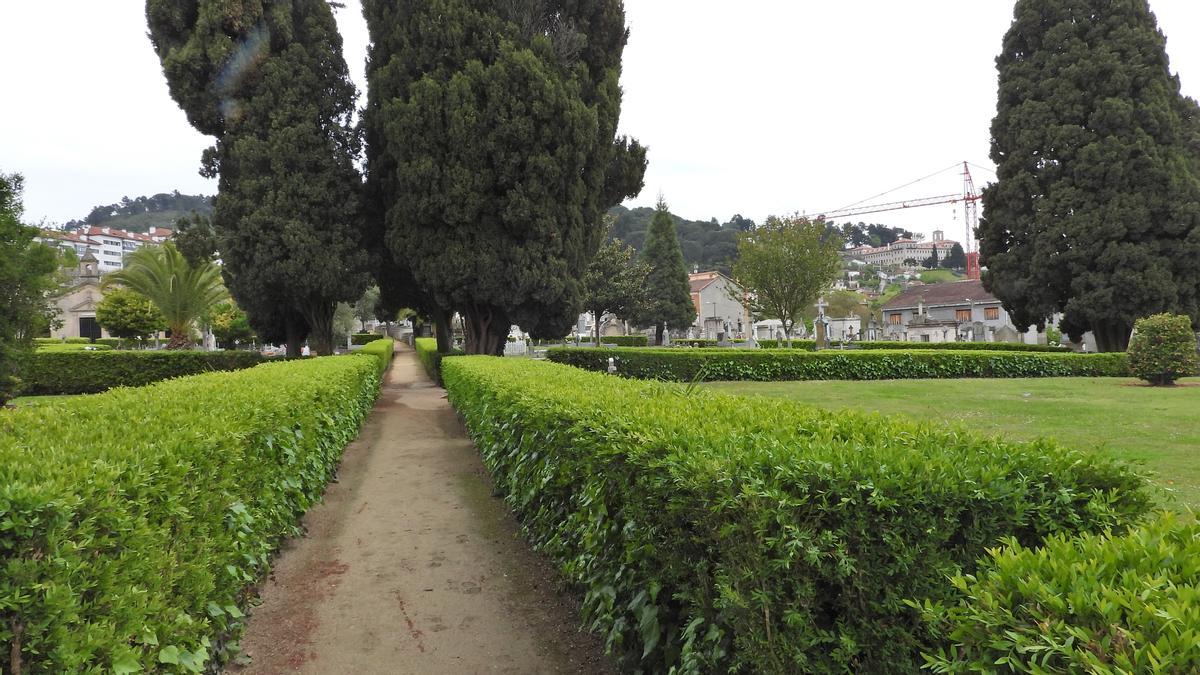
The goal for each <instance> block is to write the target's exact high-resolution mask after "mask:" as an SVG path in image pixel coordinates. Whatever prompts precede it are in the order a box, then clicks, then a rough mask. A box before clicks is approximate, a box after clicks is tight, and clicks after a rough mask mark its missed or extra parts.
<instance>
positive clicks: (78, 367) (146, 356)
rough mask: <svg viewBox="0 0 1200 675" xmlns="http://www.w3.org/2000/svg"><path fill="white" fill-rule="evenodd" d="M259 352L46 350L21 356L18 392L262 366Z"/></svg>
mask: <svg viewBox="0 0 1200 675" xmlns="http://www.w3.org/2000/svg"><path fill="white" fill-rule="evenodd" d="M262 361H263V357H262V355H261V354H259V353H258V352H241V351H223V352H200V351H144V352H143V351H103V350H102V351H46V350H45V349H44V348H43V349H39V350H37V351H36V352H34V353H32V354H29V355H27V356H23V357H21V362H20V365H19V366H18V371H17V376H18V377H20V378H21V385H20V386H21V394H22V395H25V396H44V395H47V394H94V393H98V392H101V391H105V390H107V389H112V388H113V387H141V386H144V385H147V384H150V383H151V382H157V381H159V380H166V379H169V378H172V377H182V376H185V375H196V374H199V373H206V372H210V371H217V370H240V369H242V368H249V367H251V366H256V365H258V364H260V363H262Z"/></svg>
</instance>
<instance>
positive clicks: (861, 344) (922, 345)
mask: <svg viewBox="0 0 1200 675" xmlns="http://www.w3.org/2000/svg"><path fill="white" fill-rule="evenodd" d="M830 344H832V345H833V346H832V347H831V349H837V347H838V346H840V345H841V344H842V343H841V341H839V340H834V341H833V342H832V343H830ZM847 344H848V345H854V346H855V347H857V348H858V349H869V350H877V349H903V350H908V349H935V350H944V351H968V352H1070V351H1071V350H1070V348H1068V347H1055V346H1051V345H1027V344H1023V343H1020V342H901V341H899V340H860V341H855V342H850V343H847ZM758 346H759V347H762V348H763V349H787V343H786V342H784V341H783V340H759V341H758ZM816 347H817V343H816V341H815V340H792V347H791V348H792V349H807V350H808V351H813V350H815V349H816Z"/></svg>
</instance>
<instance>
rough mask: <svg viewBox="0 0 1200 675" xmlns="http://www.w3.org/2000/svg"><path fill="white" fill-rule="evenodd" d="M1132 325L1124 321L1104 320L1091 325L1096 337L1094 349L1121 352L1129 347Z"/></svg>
mask: <svg viewBox="0 0 1200 675" xmlns="http://www.w3.org/2000/svg"><path fill="white" fill-rule="evenodd" d="M1132 328H1133V327H1132V326H1130V325H1129V324H1127V323H1125V322H1124V321H1106V322H1104V323H1096V324H1093V325H1092V335H1094V336H1095V337H1096V351H1098V352H1123V351H1125V350H1126V349H1128V348H1129V332H1130V330H1132Z"/></svg>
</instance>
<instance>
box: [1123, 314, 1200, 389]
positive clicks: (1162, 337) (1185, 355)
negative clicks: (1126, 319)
mask: <svg viewBox="0 0 1200 675" xmlns="http://www.w3.org/2000/svg"><path fill="white" fill-rule="evenodd" d="M1134 327H1135V328H1136V329H1137V334H1136V335H1135V336H1134V337H1133V340H1132V341H1131V342H1130V343H1129V370H1130V371H1131V372H1132V373H1133V374H1134V375H1136V376H1138V377H1140V378H1142V379H1143V380H1145V381H1147V382H1149V383H1150V384H1153V385H1171V384H1174V383H1175V380H1178V379H1179V378H1181V377H1188V376H1190V375H1196V374H1197V372H1198V369H1200V363H1198V362H1197V361H1198V359H1197V357H1196V333H1195V332H1193V331H1192V322H1191V320H1190V319H1188V318H1187V317H1186V316H1179V315H1173V314H1155V315H1154V316H1148V317H1146V318H1144V319H1138V321H1137V324H1135V326H1134Z"/></svg>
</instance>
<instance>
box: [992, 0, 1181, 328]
mask: <svg viewBox="0 0 1200 675" xmlns="http://www.w3.org/2000/svg"><path fill="white" fill-rule="evenodd" d="M996 65H997V69H998V71H999V83H1000V91H999V101H998V104H997V109H996V117H995V119H994V120H993V121H992V129H991V132H992V148H991V157H992V160H993V161H994V162H995V163H996V165H997V175H998V177H999V179H998V181H997V182H996V183H993V184H991V185H989V186H988V187H987V188H985V189H984V191H983V195H982V197H983V207H984V214H985V218H984V219H983V220H982V221H981V223H980V226H979V232H978V235H979V242H980V253H981V257H980V261H981V263H982V264H983V265H984V266H986V267H987V272H986V273H985V275H984V277H983V282H984V285H985V287H987V289H988V290H990V291H991V292H992V293H994V294H995V295H996V297H998V298H1000V299H1001V300H1002V301H1003V303H1004V306H1005V308H1006V309H1007V310H1008V311H1009V313H1010V315H1011V316H1012V317H1013V320H1014V321H1015V322H1016V324H1017V327H1018V328H1026V327H1028V326H1029V325H1032V324H1037V325H1039V326H1041V325H1044V323H1045V321H1046V320H1047V319H1048V318H1049V317H1051V316H1052V315H1053V314H1055V313H1057V312H1062V313H1063V319H1062V322H1061V324H1060V326H1061V327H1062V328H1063V330H1064V331H1065V332H1067V333H1068V334H1070V335H1071V337H1072V339H1074V340H1078V339H1079V338H1080V337H1081V335H1082V333H1083V332H1085V331H1088V330H1090V331H1093V332H1094V334H1095V336H1096V342H1097V346H1098V347H1099V349H1101V350H1102V351H1111V350H1120V349H1124V348H1125V346H1126V344H1127V342H1128V338H1129V333H1130V329H1131V328H1132V326H1133V323H1134V321H1135V320H1136V319H1137V318H1138V317H1142V316H1147V315H1150V314H1154V313H1157V312H1164V311H1169V312H1176V313H1183V314H1187V315H1188V316H1189V317H1191V319H1192V321H1193V322H1196V321H1197V320H1200V298H1198V295H1200V265H1197V264H1196V260H1197V259H1198V258H1197V256H1198V255H1200V184H1198V182H1197V162H1198V159H1200V152H1198V150H1200V145H1198V144H1197V143H1196V141H1197V139H1198V138H1200V135H1198V134H1197V131H1198V130H1200V116H1198V115H1197V106H1196V103H1195V102H1194V101H1192V100H1191V99H1187V98H1184V97H1183V96H1181V94H1180V91H1179V80H1178V78H1176V77H1175V76H1174V75H1172V74H1171V71H1170V68H1169V63H1168V59H1167V54H1166V48H1165V38H1164V37H1163V35H1162V33H1160V32H1159V31H1158V29H1157V26H1156V22H1155V18H1154V15H1153V14H1152V13H1151V12H1150V8H1149V6H1148V4H1147V2H1146V1H1145V0H1128V1H1126V2H1119V3H1113V2H1108V1H1107V0H1018V2H1017V3H1016V6H1015V9H1014V19H1013V23H1012V25H1011V27H1010V28H1009V30H1008V33H1007V34H1006V35H1005V37H1004V44H1003V50H1002V52H1001V54H1000V56H999V57H998V58H997V59H996Z"/></svg>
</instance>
